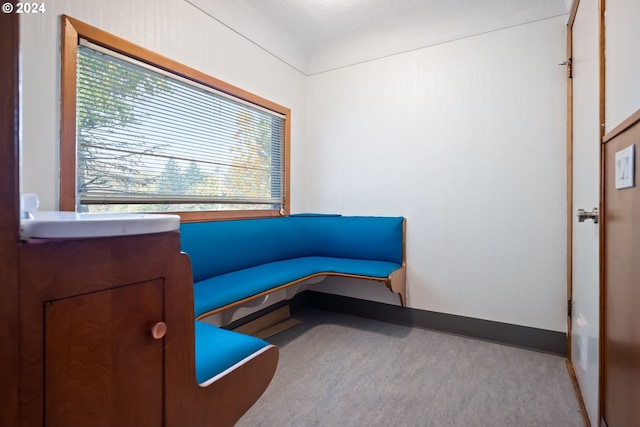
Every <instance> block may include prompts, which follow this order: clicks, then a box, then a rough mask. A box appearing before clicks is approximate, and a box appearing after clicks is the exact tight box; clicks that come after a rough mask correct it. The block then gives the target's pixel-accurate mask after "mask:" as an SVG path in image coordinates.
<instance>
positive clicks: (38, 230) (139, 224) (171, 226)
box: [20, 211, 180, 240]
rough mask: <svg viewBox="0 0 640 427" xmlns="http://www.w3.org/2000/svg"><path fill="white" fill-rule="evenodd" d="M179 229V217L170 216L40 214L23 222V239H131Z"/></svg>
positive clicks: (54, 212) (42, 212) (21, 223)
mask: <svg viewBox="0 0 640 427" xmlns="http://www.w3.org/2000/svg"><path fill="white" fill-rule="evenodd" d="M179 228H180V217H179V216H178V215H170V214H145V213H141V214H136V213H130V214H124V213H123V214H109V213H105V214H89V213H76V212H60V211H39V212H35V213H34V214H32V218H29V219H21V220H20V236H21V238H22V239H25V240H26V239H63V238H70V239H73V238H86V237H111V236H131V235H137V234H152V233H162V232H166V231H174V230H178V229H179Z"/></svg>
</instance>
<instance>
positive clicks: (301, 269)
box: [193, 257, 401, 316]
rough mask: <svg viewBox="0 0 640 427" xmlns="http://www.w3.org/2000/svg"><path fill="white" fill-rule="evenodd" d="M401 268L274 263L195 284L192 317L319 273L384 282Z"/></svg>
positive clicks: (367, 263)
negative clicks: (376, 278)
mask: <svg viewBox="0 0 640 427" xmlns="http://www.w3.org/2000/svg"><path fill="white" fill-rule="evenodd" d="M400 266H401V265H400V264H397V263H393V262H386V261H371V260H362V259H345V258H332V257H303V258H294V259H290V260H285V261H275V262H270V263H266V264H262V265H259V266H256V267H251V268H246V269H242V270H238V271H234V272H231V273H227V274H222V275H219V276H215V277H212V278H209V279H205V280H201V281H199V282H196V283H195V284H194V287H193V299H194V304H195V315H196V316H199V315H201V314H203V313H206V312H207V311H210V310H214V309H216V308H219V307H223V306H225V305H227V304H231V303H233V302H236V301H239V300H242V299H244V298H248V297H250V296H253V295H256V294H259V293H260V292H264V291H266V290H269V289H273V288H275V287H277V286H280V285H284V284H286V283H290V282H292V281H295V280H298V279H302V278H304V277H307V276H310V275H313V274H318V273H341V274H351V275H356V276H367V277H378V278H381V279H384V278H387V277H388V276H389V275H390V274H391V273H392V272H394V271H395V270H397V269H398V268H400Z"/></svg>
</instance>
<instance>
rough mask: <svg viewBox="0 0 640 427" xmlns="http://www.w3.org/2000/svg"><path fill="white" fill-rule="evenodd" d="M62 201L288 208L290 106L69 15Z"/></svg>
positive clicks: (93, 206) (133, 207) (187, 211)
mask: <svg viewBox="0 0 640 427" xmlns="http://www.w3.org/2000/svg"><path fill="white" fill-rule="evenodd" d="M63 26H64V30H63V72H62V78H63V89H62V94H63V98H62V134H61V208H62V209H63V210H76V211H80V212H140V211H144V212H150V211H153V212H180V214H181V215H182V216H183V219H184V220H199V219H208V218H219V217H223V218H224V217H252V216H275V215H281V214H288V211H289V209H288V200H289V198H288V187H289V185H288V182H289V179H288V169H289V168H288V164H287V161H288V144H289V131H288V129H289V121H290V111H289V109H287V108H285V107H282V106H279V105H277V104H275V103H273V102H270V101H267V100H265V99H262V98H260V97H258V96H255V95H253V94H250V93H248V92H246V91H243V90H241V89H238V88H236V87H233V86H231V85H228V84H226V83H224V82H221V81H219V80H217V79H215V78H213V77H210V76H207V75H204V74H202V73H200V72H198V71H196V70H193V69H190V68H188V67H186V66H184V65H181V64H178V63H176V62H174V61H171V60H169V59H167V58H164V57H161V56H159V55H157V54H154V53H153V52H150V51H147V50H145V49H142V48H140V47H137V46H135V45H132V44H130V43H128V42H126V41H124V40H121V39H118V38H116V37H114V36H112V35H109V34H107V33H105V32H103V31H101V30H98V29H96V28H93V27H90V26H88V25H86V24H83V23H81V22H79V21H76V20H74V19H71V18H68V17H63Z"/></svg>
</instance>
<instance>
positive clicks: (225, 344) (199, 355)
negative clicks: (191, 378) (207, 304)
mask: <svg viewBox="0 0 640 427" xmlns="http://www.w3.org/2000/svg"><path fill="white" fill-rule="evenodd" d="M195 342H196V381H198V384H200V385H201V386H202V387H206V386H207V385H209V384H210V383H212V382H214V381H216V379H217V378H219V377H221V376H224V374H225V372H228V371H229V370H233V369H235V368H236V367H237V366H238V365H241V364H242V363H243V362H244V361H246V360H249V359H251V358H253V357H257V356H259V355H260V353H261V352H263V351H265V350H267V349H268V348H269V347H272V345H271V344H269V343H267V342H265V341H263V340H261V339H259V338H255V337H252V336H249V335H244V334H240V333H237V332H233V331H228V330H226V329H222V328H218V327H216V326H213V325H210V324H208V323H204V322H201V321H198V320H196V322H195Z"/></svg>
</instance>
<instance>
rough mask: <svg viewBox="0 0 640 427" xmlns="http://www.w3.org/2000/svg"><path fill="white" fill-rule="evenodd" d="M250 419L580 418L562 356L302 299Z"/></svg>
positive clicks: (385, 422)
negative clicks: (304, 303) (306, 305)
mask: <svg viewBox="0 0 640 427" xmlns="http://www.w3.org/2000/svg"><path fill="white" fill-rule="evenodd" d="M295 317H296V318H299V319H300V320H302V321H303V323H302V324H301V325H300V326H297V327H295V328H293V329H290V330H288V331H285V332H283V333H280V334H278V335H276V336H274V337H272V338H270V339H269V340H268V341H270V342H272V343H274V344H276V345H277V346H279V347H280V361H279V365H278V370H277V371H276V374H275V377H274V379H273V381H272V383H271V385H270V386H269V388H268V389H267V391H266V392H265V394H264V395H263V396H262V397H261V398H260V400H259V401H258V402H257V403H256V404H255V405H254V406H253V407H252V408H251V409H250V410H249V412H247V414H245V416H244V417H243V418H242V419H241V420H240V421H239V422H238V424H237V426H238V427H249V426H252V427H253V426H270V427H271V426H273V427H281V426H331V427H333V426H398V427H399V426H438V427H447V426H456V427H457V426H460V427H462V426H465V427H467V426H492V427H493V426H495V427H498V426H554V427H557V426H582V425H583V424H582V417H581V415H580V412H579V409H578V402H577V401H576V398H575V395H574V392H573V388H572V384H571V381H570V378H569V375H568V373H567V370H566V367H565V361H564V359H563V358H562V357H559V356H554V355H549V354H544V353H538V352H534V351H530V350H522V349H518V348H513V347H508V346H503V345H499V344H493V343H487V342H483V341H479V340H474V339H468V338H463V337H458V336H452V335H447V334H442V333H438V332H432V331H426V330H421V329H414V328H408V327H404V326H398V325H393V324H389V323H384V322H378V321H375V320H369V319H363V318H359V317H354V316H347V315H344V314H338V313H332V312H326V311H319V310H315V309H305V310H304V311H302V312H300V313H297V314H296V316H295Z"/></svg>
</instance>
